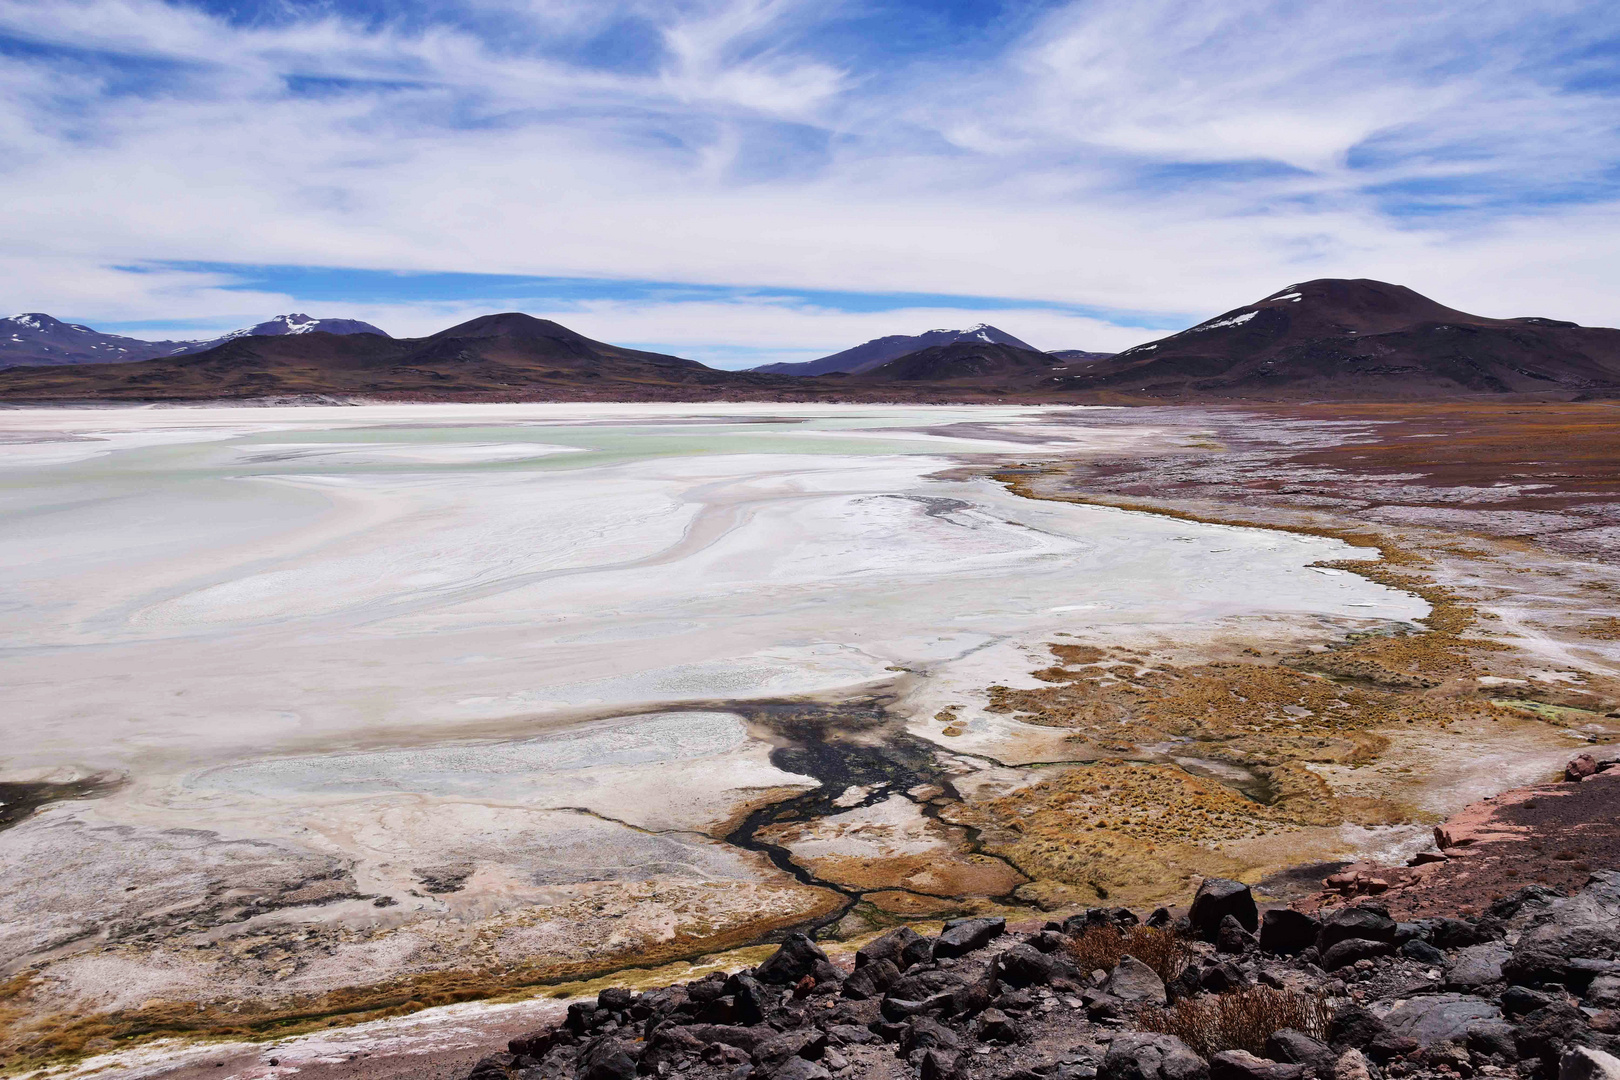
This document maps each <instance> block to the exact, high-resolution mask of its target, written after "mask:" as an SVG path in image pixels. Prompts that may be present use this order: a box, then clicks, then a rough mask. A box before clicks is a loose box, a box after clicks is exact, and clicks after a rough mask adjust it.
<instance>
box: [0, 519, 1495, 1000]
mask: <svg viewBox="0 0 1620 1080" xmlns="http://www.w3.org/2000/svg"><path fill="white" fill-rule="evenodd" d="M1020 494H1021V493H1020ZM1036 497H1037V498H1040V497H1042V496H1036ZM1097 505H1112V504H1110V503H1107V502H1100V503H1098V504H1097ZM1116 508H1117V509H1123V507H1117V506H1116ZM1131 509H1137V507H1131ZM1140 509H1141V510H1143V511H1145V512H1148V513H1154V514H1157V515H1158V516H1161V517H1173V516H1175V515H1174V513H1173V512H1167V511H1164V510H1158V509H1154V508H1152V507H1149V506H1145V505H1144V506H1142V507H1140ZM1188 516H1189V517H1190V516H1191V515H1190V513H1189V514H1188ZM1215 523H1217V524H1232V525H1238V526H1239V527H1253V528H1259V529H1265V530H1272V531H1274V530H1277V529H1279V528H1280V526H1278V525H1276V524H1271V523H1265V522H1259V521H1254V522H1250V521H1241V522H1237V521H1218V520H1217V521H1216V522H1215ZM1310 535H1331V534H1329V533H1325V532H1315V533H1311V534H1310ZM1346 535H1348V534H1346ZM1363 535H1367V534H1356V536H1357V539H1360V538H1361V537H1362V536H1363ZM1332 538H1334V539H1344V538H1345V537H1344V536H1337V535H1336V536H1333V537H1332ZM1358 546H1359V545H1358ZM1373 565H1375V566H1387V565H1389V564H1388V563H1378V564H1373ZM1343 569H1345V570H1350V571H1351V572H1355V571H1354V570H1353V568H1352V567H1351V566H1350V565H1346V566H1344V567H1343ZM1399 576H1400V577H1401V578H1402V579H1403V580H1402V581H1401V583H1400V584H1398V585H1396V584H1395V582H1394V581H1392V580H1391V581H1380V582H1378V583H1379V584H1386V585H1394V587H1397V588H1405V585H1406V581H1407V580H1411V578H1410V577H1409V575H1406V574H1401V575H1399ZM1425 587H1427V588H1432V589H1436V590H1438V589H1441V588H1442V586H1439V585H1433V586H1425ZM1434 595H1435V597H1436V599H1439V600H1440V601H1441V603H1442V605H1444V604H1451V603H1453V601H1452V599H1451V598H1450V597H1449V596H1441V594H1440V593H1439V592H1435V593H1434ZM1449 610H1450V609H1447V611H1449ZM1431 617H1432V614H1431ZM1452 617H1453V615H1451V614H1447V613H1446V612H1442V618H1444V619H1447V620H1449V619H1451V618H1452ZM1456 617H1460V615H1459V616H1456ZM1465 629H1466V627H1464V626H1461V625H1451V626H1450V627H1449V629H1443V630H1442V629H1440V628H1436V630H1431V631H1430V632H1429V634H1433V633H1436V632H1440V633H1444V634H1449V635H1451V636H1452V637H1453V638H1456V637H1457V635H1460V634H1461V633H1462V632H1463V631H1464V630H1465ZM1427 636H1428V635H1425V637H1427ZM1372 644H1373V645H1374V646H1375V651H1376V647H1377V646H1378V645H1379V643H1378V642H1376V641H1375V642H1373V643H1372ZM1429 644H1430V645H1432V644H1434V643H1433V641H1430V642H1429ZM1469 647H1470V648H1472V647H1474V646H1469ZM1330 651H1331V650H1330ZM1267 666H1273V665H1267ZM930 742H931V745H934V746H936V747H939V746H944V745H946V744H945V743H944V742H943V740H939V739H933V740H931V741H930ZM1084 760H1092V761H1104V760H1107V759H1106V757H1105V756H1099V757H1096V758H1092V759H1067V761H1066V762H1065V763H1066V764H1074V763H1075V762H1076V761H1084ZM958 824H966V823H958ZM1015 865H1016V863H1015ZM1048 899H1049V900H1053V899H1055V900H1060V901H1061V900H1062V899H1063V898H1062V897H1048ZM1027 902H1028V901H1026V903H1027ZM1036 904H1037V906H1039V902H1038V901H1036ZM1020 906H1021V907H1023V904H1021V905H1020ZM1071 906H1072V907H1078V906H1080V903H1079V900H1078V899H1075V901H1074V903H1072V904H1071ZM1024 910H1026V911H1027V910H1029V909H1028V908H1027V907H1025V908H1024ZM1052 910H1058V908H1053V909H1052ZM782 929H783V930H785V927H784V928H782ZM750 940H753V941H758V940H760V939H759V938H758V937H757V936H756V937H754V938H752V939H750ZM643 966H645V964H644V963H639V964H635V965H630V967H643ZM615 970H618V971H623V970H626V967H625V966H622V965H621V966H620V967H618V968H616V969H615ZM599 977H610V976H608V975H606V974H603V975H601V976H599ZM452 981H454V980H452ZM0 1004H3V1003H0ZM413 1004H414V1005H420V1004H421V1002H417V1001H414V1000H413V999H410V998H407V1000H406V1001H404V1002H403V1003H402V1004H401V1005H400V1006H396V1007H405V1008H410V1007H411V1006H412V1005H413Z"/></svg>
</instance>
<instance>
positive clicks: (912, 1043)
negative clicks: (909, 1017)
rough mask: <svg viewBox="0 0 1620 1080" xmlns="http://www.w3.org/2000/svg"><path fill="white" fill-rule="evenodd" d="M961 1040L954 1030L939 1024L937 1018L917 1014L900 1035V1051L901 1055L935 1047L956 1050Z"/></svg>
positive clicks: (960, 1044)
mask: <svg viewBox="0 0 1620 1080" xmlns="http://www.w3.org/2000/svg"><path fill="white" fill-rule="evenodd" d="M961 1046H962V1041H961V1039H960V1038H958V1037H957V1034H956V1032H954V1031H952V1030H951V1029H950V1028H948V1027H946V1026H945V1025H944V1024H941V1023H940V1022H939V1021H937V1020H930V1019H929V1018H928V1017H926V1016H919V1017H917V1018H916V1019H915V1020H913V1021H911V1022H910V1023H909V1024H907V1025H906V1030H905V1032H904V1033H903V1034H902V1035H901V1036H900V1053H901V1055H902V1056H904V1055H907V1054H910V1053H912V1052H913V1051H915V1050H931V1049H935V1048H939V1049H944V1050H958V1049H960V1048H961Z"/></svg>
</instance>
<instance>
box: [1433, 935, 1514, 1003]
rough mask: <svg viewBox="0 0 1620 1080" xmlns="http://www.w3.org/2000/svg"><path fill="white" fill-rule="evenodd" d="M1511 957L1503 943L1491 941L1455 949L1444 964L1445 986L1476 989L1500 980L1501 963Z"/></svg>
mask: <svg viewBox="0 0 1620 1080" xmlns="http://www.w3.org/2000/svg"><path fill="white" fill-rule="evenodd" d="M1512 958H1513V953H1512V951H1511V950H1509V949H1508V948H1507V946H1505V945H1498V944H1496V943H1495V942H1491V943H1490V944H1487V945H1470V946H1468V948H1466V949H1459V950H1457V953H1456V955H1454V956H1453V957H1452V958H1451V960H1450V961H1449V962H1448V963H1447V964H1446V986H1447V987H1448V988H1449V989H1452V990H1465V991H1476V990H1480V989H1483V988H1484V987H1487V986H1490V985H1492V984H1493V983H1499V982H1501V981H1502V965H1503V964H1505V963H1507V962H1508V961H1509V960H1510V959H1512Z"/></svg>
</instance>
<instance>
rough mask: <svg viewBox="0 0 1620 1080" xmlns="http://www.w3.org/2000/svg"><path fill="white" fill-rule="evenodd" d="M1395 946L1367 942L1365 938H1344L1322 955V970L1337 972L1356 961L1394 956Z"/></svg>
mask: <svg viewBox="0 0 1620 1080" xmlns="http://www.w3.org/2000/svg"><path fill="white" fill-rule="evenodd" d="M1394 952H1395V946H1394V944H1393V943H1392V942H1388V941H1368V940H1366V939H1365V938H1345V939H1344V940H1343V941H1340V942H1338V943H1337V944H1335V945H1334V946H1333V947H1332V948H1331V949H1329V950H1327V952H1325V953H1323V954H1322V970H1323V971H1337V970H1338V969H1339V968H1342V967H1344V966H1345V965H1347V964H1353V963H1355V962H1356V961H1357V960H1370V959H1372V958H1373V957H1375V956H1390V955H1392V954H1394Z"/></svg>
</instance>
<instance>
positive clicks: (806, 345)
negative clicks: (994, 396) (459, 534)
mask: <svg viewBox="0 0 1620 1080" xmlns="http://www.w3.org/2000/svg"><path fill="white" fill-rule="evenodd" d="M1316 277H1370V278H1377V279H1380V280H1384V281H1394V282H1398V283H1401V284H1405V285H1409V286H1411V287H1413V288H1415V289H1417V290H1418V291H1420V292H1423V293H1425V294H1427V295H1429V296H1432V297H1433V298H1435V299H1437V300H1439V301H1441V302H1442V303H1446V304H1449V305H1451V306H1453V307H1460V308H1462V309H1464V310H1470V311H1475V312H1477V313H1479V314H1484V315H1492V316H1499V317H1513V316H1520V315H1545V316H1550V317H1556V318H1566V319H1574V320H1577V321H1580V322H1583V323H1589V324H1600V325H1610V326H1613V325H1620V5H1612V4H1604V3H1595V2H1590V0H1588V2H1585V3H1574V2H1551V0H1505V2H1503V0H1453V2H1423V0H1403V2H1391V3H1386V2H1381V0H1360V2H1358V3H1356V4H1354V5H1348V4H1338V3H1327V2H1323V0H1316V2H1310V0H1304V2H1302V0H1286V2H1269V0H1196V2H1193V0H1075V2H1060V0H1007V2H990V0H686V2H672V0H435V2H427V0H308V2H306V0H194V2H161V0H0V308H9V309H10V310H12V311H43V312H46V313H49V314H52V315H56V316H57V317H59V318H64V319H70V320H72V321H76V322H82V323H86V324H89V325H91V326H94V327H96V328H97V329H102V330H108V331H113V332H119V333H129V334H133V335H135V336H139V337H147V338H169V337H180V338H200V337H207V336H211V334H212V333H214V332H217V331H223V330H228V329H233V328H235V327H238V326H242V325H248V324H251V323H255V322H258V321H261V320H263V319H265V318H268V317H270V316H272V315H276V314H281V313H285V312H304V313H308V314H312V315H316V316H326V317H342V318H360V319H365V320H367V321H370V322H373V323H376V324H377V325H379V326H381V327H382V328H383V329H385V330H387V331H388V332H390V333H392V334H395V335H396V336H408V335H420V334H427V333H431V332H434V331H437V330H440V329H443V328H445V327H446V326H449V325H451V324H453V323H455V322H458V321H461V320H463V319H466V318H470V317H473V316H475V315H479V314H485V313H488V312H491V311H503V310H518V311H526V312H529V313H531V314H534V315H539V316H542V317H546V318H553V319H556V320H557V321H559V322H562V323H564V324H565V325H568V326H570V327H572V328H574V329H576V330H578V331H580V332H582V333H585V334H587V335H588V336H591V337H594V338H598V339H601V340H607V341H612V342H615V343H618V344H623V345H630V346H635V347H640V348H652V349H657V350H659V351H664V352H673V353H677V354H679V355H682V356H688V357H692V358H694V359H698V360H702V361H704V362H705V363H709V364H713V365H715V366H719V367H746V366H750V365H753V364H758V363H766V362H772V361H780V360H804V359H810V358H813V357H816V356H820V355H823V354H826V353H830V352H834V351H837V350H839V349H843V348H847V347H849V346H850V345H853V344H856V343H858V342H860V341H864V340H867V339H869V338H873V337H877V336H880V335H884V334H894V333H920V332H922V331H924V330H928V329H931V328H935V327H962V326H966V325H969V324H971V323H975V322H981V321H983V322H991V323H993V324H995V325H997V326H1000V327H1002V328H1003V329H1005V330H1008V331H1010V332H1011V333H1014V334H1016V335H1018V336H1019V337H1021V338H1023V339H1024V340H1026V341H1029V342H1030V343H1032V344H1034V345H1036V346H1037V347H1040V348H1045V349H1064V348H1078V349H1090V350H1116V349H1123V348H1126V347H1128V346H1130V345H1133V344H1136V343H1138V342H1141V341H1144V340H1148V339H1150V338H1155V337H1159V336H1162V334H1163V333H1164V332H1165V331H1167V330H1174V329H1179V328H1181V327H1183V326H1187V325H1190V324H1192V323H1194V322H1198V321H1200V320H1202V319H1205V318H1208V317H1210V316H1212V315H1215V314H1219V313H1221V312H1223V311H1226V310H1229V309H1231V308H1234V307H1239V306H1242V305H1244V304H1247V303H1250V302H1252V301H1255V300H1257V299H1259V298H1261V297H1263V296H1266V295H1269V294H1271V293H1273V292H1275V291H1277V290H1279V289H1280V288H1282V287H1283V286H1286V285H1289V284H1293V283H1295V282H1299V281H1304V280H1307V279H1310V278H1316Z"/></svg>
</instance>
